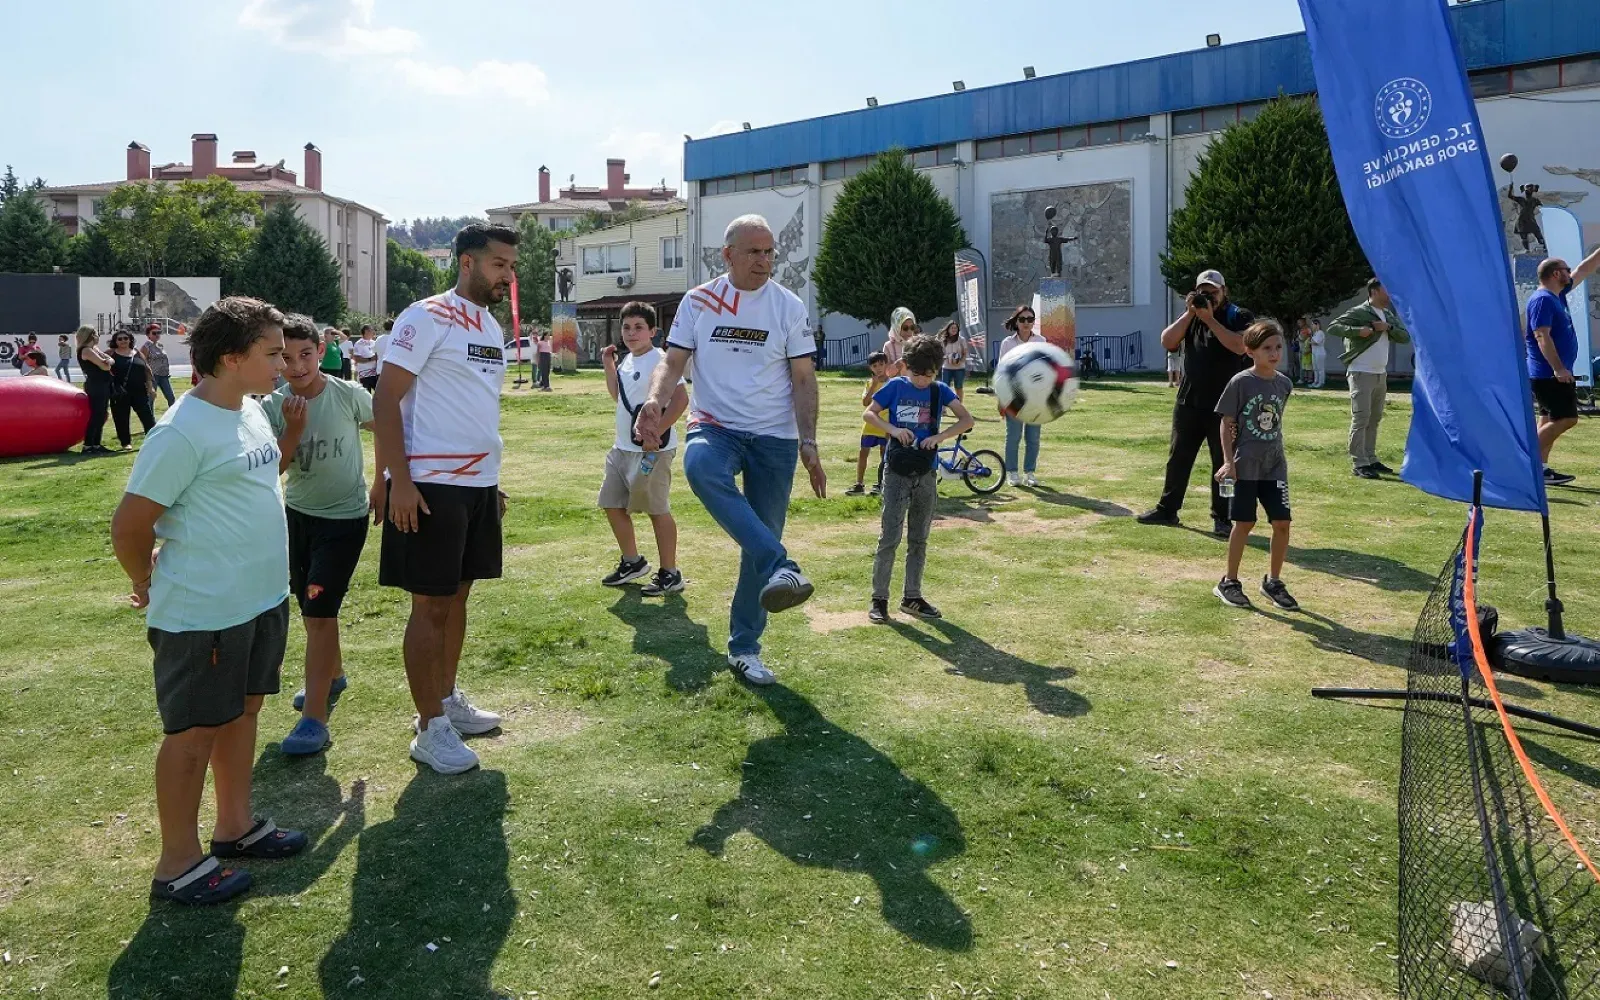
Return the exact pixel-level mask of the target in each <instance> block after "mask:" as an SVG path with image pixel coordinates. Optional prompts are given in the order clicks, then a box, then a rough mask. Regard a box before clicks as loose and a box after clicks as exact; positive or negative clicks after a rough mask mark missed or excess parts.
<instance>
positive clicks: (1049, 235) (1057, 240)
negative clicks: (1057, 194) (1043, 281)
mask: <svg viewBox="0 0 1600 1000" xmlns="http://www.w3.org/2000/svg"><path fill="white" fill-rule="evenodd" d="M1055 217H1056V207H1055V206H1054V205H1050V206H1049V207H1047V208H1046V209H1045V210H1044V218H1045V221H1046V222H1050V221H1051V220H1052V219H1054V218H1055ZM1076 239H1077V237H1076V236H1062V235H1061V227H1059V226H1056V225H1054V224H1052V225H1051V226H1050V228H1048V229H1046V230H1045V234H1044V245H1045V246H1047V247H1049V248H1050V259H1049V262H1048V267H1047V270H1046V272H1045V273H1046V274H1048V275H1049V276H1050V277H1052V278H1059V277H1061V247H1062V246H1063V245H1064V244H1067V243H1071V242H1073V241H1074V240H1076Z"/></svg>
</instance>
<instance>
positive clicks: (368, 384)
mask: <svg viewBox="0 0 1600 1000" xmlns="http://www.w3.org/2000/svg"><path fill="white" fill-rule="evenodd" d="M361 388H363V389H365V390H367V391H368V392H375V391H377V388H378V376H377V375H363V376H361Z"/></svg>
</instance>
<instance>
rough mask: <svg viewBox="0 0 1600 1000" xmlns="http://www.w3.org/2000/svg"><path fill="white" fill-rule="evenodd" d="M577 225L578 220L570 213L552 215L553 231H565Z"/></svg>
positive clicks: (551, 229)
mask: <svg viewBox="0 0 1600 1000" xmlns="http://www.w3.org/2000/svg"><path fill="white" fill-rule="evenodd" d="M577 225H578V220H576V219H574V218H573V217H572V216H570V215H557V216H552V217H551V219H550V231H551V232H552V233H564V232H566V231H567V230H569V229H576V228H577Z"/></svg>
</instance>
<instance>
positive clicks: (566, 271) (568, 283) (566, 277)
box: [556, 267, 572, 302]
mask: <svg viewBox="0 0 1600 1000" xmlns="http://www.w3.org/2000/svg"><path fill="white" fill-rule="evenodd" d="M556 291H557V293H558V294H560V296H561V301H562V302H566V301H569V298H568V297H569V296H570V295H571V294H572V268H570V267H563V268H562V269H561V270H559V271H557V272H556Z"/></svg>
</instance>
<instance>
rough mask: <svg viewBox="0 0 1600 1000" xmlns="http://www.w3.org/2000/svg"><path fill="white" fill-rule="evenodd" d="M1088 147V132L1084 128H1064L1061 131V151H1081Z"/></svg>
mask: <svg viewBox="0 0 1600 1000" xmlns="http://www.w3.org/2000/svg"><path fill="white" fill-rule="evenodd" d="M1087 145H1089V130H1088V129H1086V128H1064V129H1062V130H1061V148H1062V149H1081V148H1082V147H1084V146H1087Z"/></svg>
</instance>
